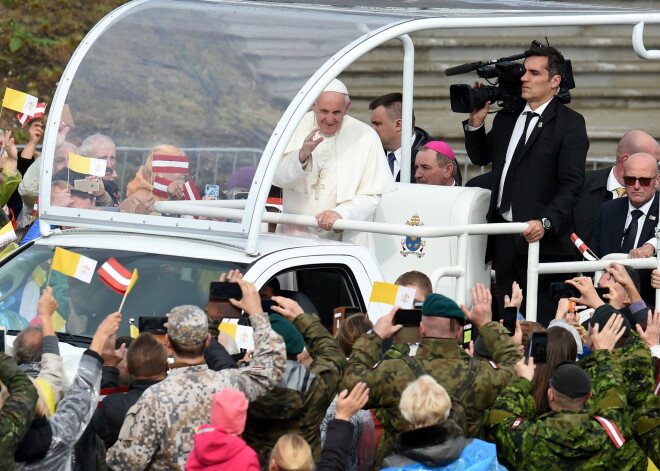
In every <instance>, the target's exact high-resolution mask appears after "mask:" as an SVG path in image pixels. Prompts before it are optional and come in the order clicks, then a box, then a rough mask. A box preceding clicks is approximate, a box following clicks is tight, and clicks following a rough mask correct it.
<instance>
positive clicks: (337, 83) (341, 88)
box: [323, 79, 348, 95]
mask: <svg viewBox="0 0 660 471" xmlns="http://www.w3.org/2000/svg"><path fill="white" fill-rule="evenodd" d="M323 91H324V92H337V93H343V94H344V95H348V88H346V85H344V83H343V82H342V81H341V80H337V79H333V80H332V82H330V84H329V85H328V86H327V87H325V90H323Z"/></svg>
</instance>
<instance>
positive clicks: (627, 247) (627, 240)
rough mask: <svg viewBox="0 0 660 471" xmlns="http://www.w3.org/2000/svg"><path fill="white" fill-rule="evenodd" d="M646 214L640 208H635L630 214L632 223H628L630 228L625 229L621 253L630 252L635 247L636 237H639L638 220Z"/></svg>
mask: <svg viewBox="0 0 660 471" xmlns="http://www.w3.org/2000/svg"><path fill="white" fill-rule="evenodd" d="M642 214H644V213H643V212H642V211H640V210H639V209H634V210H633V211H632V212H631V213H630V216H631V218H632V219H630V224H628V229H626V230H625V231H623V241H622V242H621V253H628V252H630V251H631V250H632V249H634V248H635V238H636V237H637V227H638V223H637V221H638V220H639V218H640V217H641V216H642Z"/></svg>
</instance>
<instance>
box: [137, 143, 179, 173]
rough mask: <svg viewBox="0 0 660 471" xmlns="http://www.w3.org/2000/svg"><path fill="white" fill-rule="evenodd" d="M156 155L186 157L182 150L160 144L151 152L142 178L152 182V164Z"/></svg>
mask: <svg viewBox="0 0 660 471" xmlns="http://www.w3.org/2000/svg"><path fill="white" fill-rule="evenodd" d="M154 155H186V154H185V153H184V152H183V151H182V150H181V149H179V148H178V147H175V146H173V145H170V144H158V145H157V146H156V147H154V148H153V149H151V150H150V151H149V154H147V160H146V161H145V163H144V169H143V170H142V176H143V177H144V179H145V180H147V181H151V176H152V174H151V163H152V162H153V159H154Z"/></svg>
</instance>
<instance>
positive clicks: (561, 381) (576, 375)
mask: <svg viewBox="0 0 660 471" xmlns="http://www.w3.org/2000/svg"><path fill="white" fill-rule="evenodd" d="M550 387H552V388H553V389H554V390H556V391H557V392H560V393H562V394H564V395H566V396H568V397H570V398H573V399H575V398H577V397H583V396H586V395H587V394H589V393H590V392H591V379H590V378H589V375H588V374H587V372H586V371H584V370H583V369H582V368H581V367H580V365H578V364H577V363H575V362H574V361H562V362H561V363H559V364H558V365H557V366H555V369H554V371H553V372H552V377H551V378H550Z"/></svg>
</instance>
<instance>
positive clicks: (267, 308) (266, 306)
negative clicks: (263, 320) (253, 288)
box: [261, 299, 277, 314]
mask: <svg viewBox="0 0 660 471" xmlns="http://www.w3.org/2000/svg"><path fill="white" fill-rule="evenodd" d="M273 306H277V303H276V302H275V301H271V300H270V299H262V300H261V309H263V310H264V312H265V313H266V314H277V313H276V312H275V311H273Z"/></svg>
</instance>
